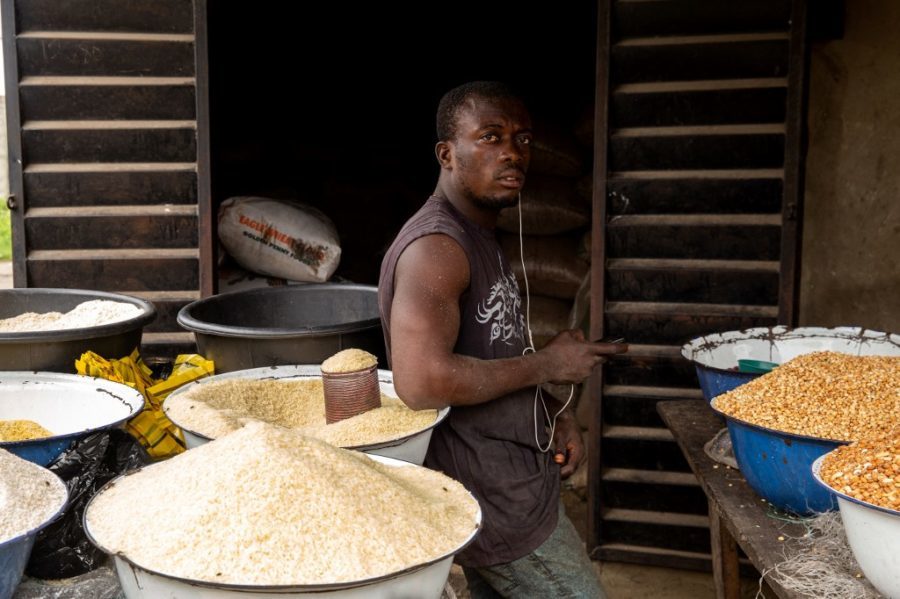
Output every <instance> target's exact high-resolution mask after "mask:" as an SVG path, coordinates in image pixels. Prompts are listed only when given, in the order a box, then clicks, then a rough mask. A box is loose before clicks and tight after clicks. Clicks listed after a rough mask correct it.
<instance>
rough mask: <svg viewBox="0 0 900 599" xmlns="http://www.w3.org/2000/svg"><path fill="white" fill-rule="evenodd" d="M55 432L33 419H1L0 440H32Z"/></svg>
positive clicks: (50, 435) (49, 435)
mask: <svg viewBox="0 0 900 599" xmlns="http://www.w3.org/2000/svg"><path fill="white" fill-rule="evenodd" d="M52 436H53V433H51V432H50V431H48V430H47V429H45V428H44V427H43V426H41V425H40V424H38V423H37V422H35V421H33V420H0V442H11V441H31V440H32V439H43V438H44V437H52Z"/></svg>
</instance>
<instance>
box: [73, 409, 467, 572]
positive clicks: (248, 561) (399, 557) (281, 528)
mask: <svg viewBox="0 0 900 599" xmlns="http://www.w3.org/2000/svg"><path fill="white" fill-rule="evenodd" d="M153 497H156V498H164V506H165V508H164V512H165V518H163V519H161V520H160V521H159V522H157V524H156V525H154V526H146V522H144V521H143V520H142V519H140V518H135V517H134V513H135V512H134V510H135V506H139V505H142V504H144V503H146V501H147V499H148V498H153ZM477 518H478V504H477V502H476V501H475V500H474V499H473V498H472V496H471V495H469V494H468V493H467V492H466V491H465V489H464V488H463V487H462V485H460V484H459V483H457V482H456V481H454V480H452V479H450V478H448V477H446V476H444V475H443V474H440V473H438V472H435V471H432V470H428V469H426V468H422V467H420V466H413V465H409V466H403V467H399V468H391V467H387V466H384V465H381V464H378V463H376V462H374V461H373V460H371V459H369V458H368V457H367V456H365V454H360V453H356V452H352V451H348V450H343V449H339V448H337V447H333V446H331V445H329V444H327V443H323V442H321V441H318V440H316V439H311V438H308V437H304V436H303V435H301V434H300V433H298V432H296V431H292V430H289V429H285V428H281V427H276V426H272V425H268V424H264V423H260V422H255V423H249V424H247V425H246V426H245V427H244V428H242V429H241V430H239V431H237V432H235V433H233V434H231V435H228V436H226V437H223V438H221V439H218V440H216V441H213V442H211V443H207V444H205V445H203V446H201V447H198V448H196V449H192V450H191V451H188V452H185V453H183V454H180V455H178V456H176V457H174V458H172V459H170V460H168V461H165V462H162V463H160V464H156V465H153V466H150V467H148V468H145V469H143V470H141V471H139V472H137V473H135V474H131V475H128V476H126V477H124V478H123V479H121V480H120V481H119V482H117V483H116V484H115V485H113V486H112V487H110V488H108V489H107V490H106V491H105V492H103V493H101V494H99V495H98V496H97V497H96V498H95V499H94V501H93V503H92V504H91V505H90V506H89V508H88V510H87V525H88V530H89V532H90V534H91V535H93V537H94V538H95V539H96V540H97V541H98V543H99V544H100V545H101V546H103V548H104V549H106V550H107V551H111V552H113V553H119V552H121V553H123V554H124V555H125V556H126V557H127V558H128V559H130V560H132V561H133V562H135V563H136V564H138V565H139V566H143V567H144V568H147V569H149V570H153V571H157V572H160V573H163V574H168V575H172V576H177V577H181V578H187V579H192V580H201V581H208V582H220V583H229V584H247V585H306V584H327V583H339V582H349V581H355V580H362V579H367V578H372V577H377V576H383V575H387V574H390V573H393V572H398V571H400V570H403V569H406V568H408V567H411V566H415V565H418V564H422V563H426V562H429V561H432V560H435V559H437V558H440V557H443V556H445V555H448V554H450V553H452V552H454V551H456V550H457V549H458V548H459V547H460V546H461V545H462V544H463V543H465V542H466V540H467V539H468V538H469V537H470V536H471V535H472V534H473V532H474V531H475V529H476V527H477Z"/></svg>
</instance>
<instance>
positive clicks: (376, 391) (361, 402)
mask: <svg viewBox="0 0 900 599" xmlns="http://www.w3.org/2000/svg"><path fill="white" fill-rule="evenodd" d="M322 387H323V390H324V393H325V422H326V423H328V424H332V423H334V422H338V421H340V420H344V419H346V418H351V417H353V416H356V415H357V414H362V413H363V412H367V411H368V410H373V409H375V408H379V407H381V390H380V388H379V385H378V358H376V357H375V356H373V355H372V354H370V353H369V352H366V351H363V350H361V349H345V350H343V351H339V352H338V353H336V354H334V355H333V356H331V357H330V358H328V359H327V360H325V361H324V362H322Z"/></svg>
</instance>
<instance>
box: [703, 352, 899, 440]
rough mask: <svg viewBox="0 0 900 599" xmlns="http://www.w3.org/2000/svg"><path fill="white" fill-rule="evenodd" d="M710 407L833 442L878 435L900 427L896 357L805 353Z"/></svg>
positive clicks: (794, 432) (766, 425) (772, 426)
mask: <svg viewBox="0 0 900 599" xmlns="http://www.w3.org/2000/svg"><path fill="white" fill-rule="evenodd" d="M713 405H714V406H715V407H716V408H717V409H718V410H720V411H722V412H724V413H725V414H728V415H729V416H732V417H734V418H737V419H739V420H743V421H745V422H749V423H751V424H756V425H759V426H763V427H766V428H771V429H774V430H777V431H781V432H786V433H793V434H797V435H807V436H810V437H818V438H821V439H834V440H838V441H855V440H857V439H862V438H866V437H877V436H881V435H884V434H885V433H887V432H888V431H890V430H891V429H893V428H894V427H895V426H897V425H900V357H891V356H851V355H847V354H841V353H836V352H815V353H811V354H805V355H802V356H798V357H796V358H794V359H793V360H791V361H789V362H786V363H785V364H783V365H781V366H779V367H778V368H775V369H774V370H772V371H771V372H769V373H768V374H764V375H763V376H761V377H759V378H757V379H754V380H752V381H750V382H749V383H746V384H745V385H741V386H740V387H738V388H737V389H734V390H733V391H729V392H728V393H725V394H723V395H720V396H718V397H717V398H715V400H714V403H713Z"/></svg>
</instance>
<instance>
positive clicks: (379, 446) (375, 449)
mask: <svg viewBox="0 0 900 599" xmlns="http://www.w3.org/2000/svg"><path fill="white" fill-rule="evenodd" d="M321 376H322V375H321V371H320V369H319V366H318V365H297V366H272V367H269V368H252V369H249V370H239V371H236V372H229V373H227V374H220V375H216V376H213V377H209V378H205V379H200V380H198V381H194V382H193V383H190V384H188V385H184V386H182V387H180V388H179V389H177V390H175V391H173V392H172V395H170V396H169V397H173V396H175V395H178V394H179V393H186V392H187V391H189V390H190V389H192V388H193V386H194V385H206V384H209V383H213V382H216V381H223V380H228V379H255V380H266V379H303V378H306V379H310V378H316V379H318V378H321ZM378 383H379V385H380V387H381V392H382V393H384V394H385V395H389V396H391V397H397V391H396V390H395V389H394V376H393V373H392V372H391V371H390V370H379V371H378ZM163 410H165V404H164V405H163ZM449 413H450V408H443V409H441V410H438V414H437V418H435V421H434V423H432V424H431V425H430V426H429V427H428V428H426V429H424V430H421V431H417V432H415V433H410V434H408V435H404V436H402V437H398V438H396V439H391V440H390V441H384V442H382V443H371V444H368V445H354V446H350V447H345V448H344V449H354V450H357V451H362V452H364V453H368V454H373V455H380V456H384V457H387V458H396V459H398V460H403V461H405V462H410V463H413V464H419V465H421V464H422V462H424V461H425V452H426V451H428V443H429V441H431V431H432V430H433V429H434V427H436V426H437V425H438V424H440V423H441V421H443V420H444V418H446V417H447V415H448V414H449ZM167 416H169V419H170V420H172V422H173V423H174V424H175V425H176V426H178V427H179V428H181V430H182V432H183V433H184V442H185V445H186V446H187V448H188V449H191V448H193V447H197V446H198V445H203V444H204V443H208V442H209V441H212V439H211V438H210V437H207V436H205V435H202V434H200V433H198V432H196V431H192V430H190V429H188V428H185V427H184V426H183V425H181V424H179V423H178V422H177V421H176V420H173V419H172V417H171V415H169V414H168V413H167Z"/></svg>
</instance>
